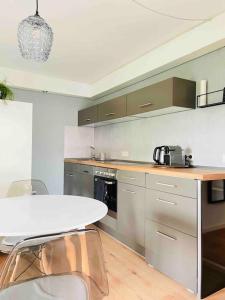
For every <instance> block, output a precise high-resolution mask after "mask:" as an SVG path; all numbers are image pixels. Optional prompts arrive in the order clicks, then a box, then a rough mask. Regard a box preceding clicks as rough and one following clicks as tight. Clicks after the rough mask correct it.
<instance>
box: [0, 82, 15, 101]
mask: <svg viewBox="0 0 225 300" xmlns="http://www.w3.org/2000/svg"><path fill="white" fill-rule="evenodd" d="M13 98H14V94H13V91H12V90H11V89H10V88H9V87H8V86H7V85H6V84H5V83H3V82H0V99H1V100H13Z"/></svg>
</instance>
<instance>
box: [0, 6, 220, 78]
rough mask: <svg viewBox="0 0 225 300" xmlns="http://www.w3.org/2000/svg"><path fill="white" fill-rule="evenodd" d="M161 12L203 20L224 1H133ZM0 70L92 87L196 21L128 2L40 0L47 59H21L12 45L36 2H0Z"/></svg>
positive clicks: (217, 9) (217, 11)
mask: <svg viewBox="0 0 225 300" xmlns="http://www.w3.org/2000/svg"><path fill="white" fill-rule="evenodd" d="M138 1H139V2H141V3H142V4H143V5H145V6H148V7H150V8H152V9H155V10H159V11H161V12H163V13H167V14H172V15H176V16H178V17H183V18H200V19H208V18H212V17H214V16H216V15H217V14H220V13H222V12H223V11H224V10H225V0H173V1H172V0H138ZM0 4H1V6H0V11H1V13H0V15H1V17H0V37H1V39H0V41H1V44H0V66H3V67H8V68H13V69H17V70H23V71H28V72H33V73H35V74H41V75H45V76H52V77H58V78H62V79H66V80H70V81H76V82H82V83H87V84H91V83H94V82H96V81H98V80H100V79H102V78H104V77H105V76H106V75H108V74H110V73H112V72H113V71H115V70H117V69H119V68H120V67H122V66H124V65H126V64H128V63H130V62H132V61H134V60H135V59H137V58H138V57H141V56H142V55H144V54H145V53H147V52H149V51H150V50H152V49H153V48H156V47H158V46H160V45H162V44H164V43H166V42H167V41H168V40H171V39H173V38H175V37H176V36H177V35H179V34H182V33H183V32H185V31H188V30H190V29H191V28H193V27H194V26H197V25H199V24H200V23H201V21H199V22H196V21H184V20H175V19H172V18H168V17H164V16H160V15H158V14H155V13H152V12H150V11H148V10H147V9H145V8H143V7H140V6H138V5H137V4H135V3H134V2H133V1H132V0H64V1H59V0H58V1H57V0H39V10H40V15H41V16H42V17H44V18H45V19H46V20H47V21H48V23H49V24H50V25H51V27H52V28H53V31H54V44H53V49H52V52H51V55H50V58H49V60H48V61H47V62H46V63H44V64H40V63H34V62H29V61H26V60H24V59H23V58H22V57H21V56H20V53H19V50H18V47H17V26H18V23H19V22H20V21H21V20H22V19H23V18H25V17H27V16H28V15H31V14H33V12H34V10H35V0H19V1H18V0H7V1H6V0H4V1H3V0H0Z"/></svg>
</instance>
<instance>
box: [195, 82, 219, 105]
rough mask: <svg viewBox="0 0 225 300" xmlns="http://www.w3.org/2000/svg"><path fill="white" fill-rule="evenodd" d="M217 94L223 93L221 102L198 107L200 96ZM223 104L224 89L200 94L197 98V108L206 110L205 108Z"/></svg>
mask: <svg viewBox="0 0 225 300" xmlns="http://www.w3.org/2000/svg"><path fill="white" fill-rule="evenodd" d="M219 92H223V98H222V101H219V102H213V103H210V104H205V105H199V102H200V101H199V100H200V98H201V97H202V96H208V95H212V94H216V93H219ZM223 104H225V87H224V88H223V89H221V90H216V91H213V92H209V93H205V94H200V95H198V96H197V108H206V107H212V106H218V105H223Z"/></svg>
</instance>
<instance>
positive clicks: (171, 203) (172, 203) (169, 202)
mask: <svg viewBox="0 0 225 300" xmlns="http://www.w3.org/2000/svg"><path fill="white" fill-rule="evenodd" d="M156 200H157V201H159V202H162V203H166V204H170V205H177V203H176V202H172V201H169V200H164V199H161V198H158V199H156Z"/></svg>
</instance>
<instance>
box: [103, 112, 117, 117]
mask: <svg viewBox="0 0 225 300" xmlns="http://www.w3.org/2000/svg"><path fill="white" fill-rule="evenodd" d="M105 115H106V117H109V116H114V115H115V113H114V112H111V113H108V114H105Z"/></svg>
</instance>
